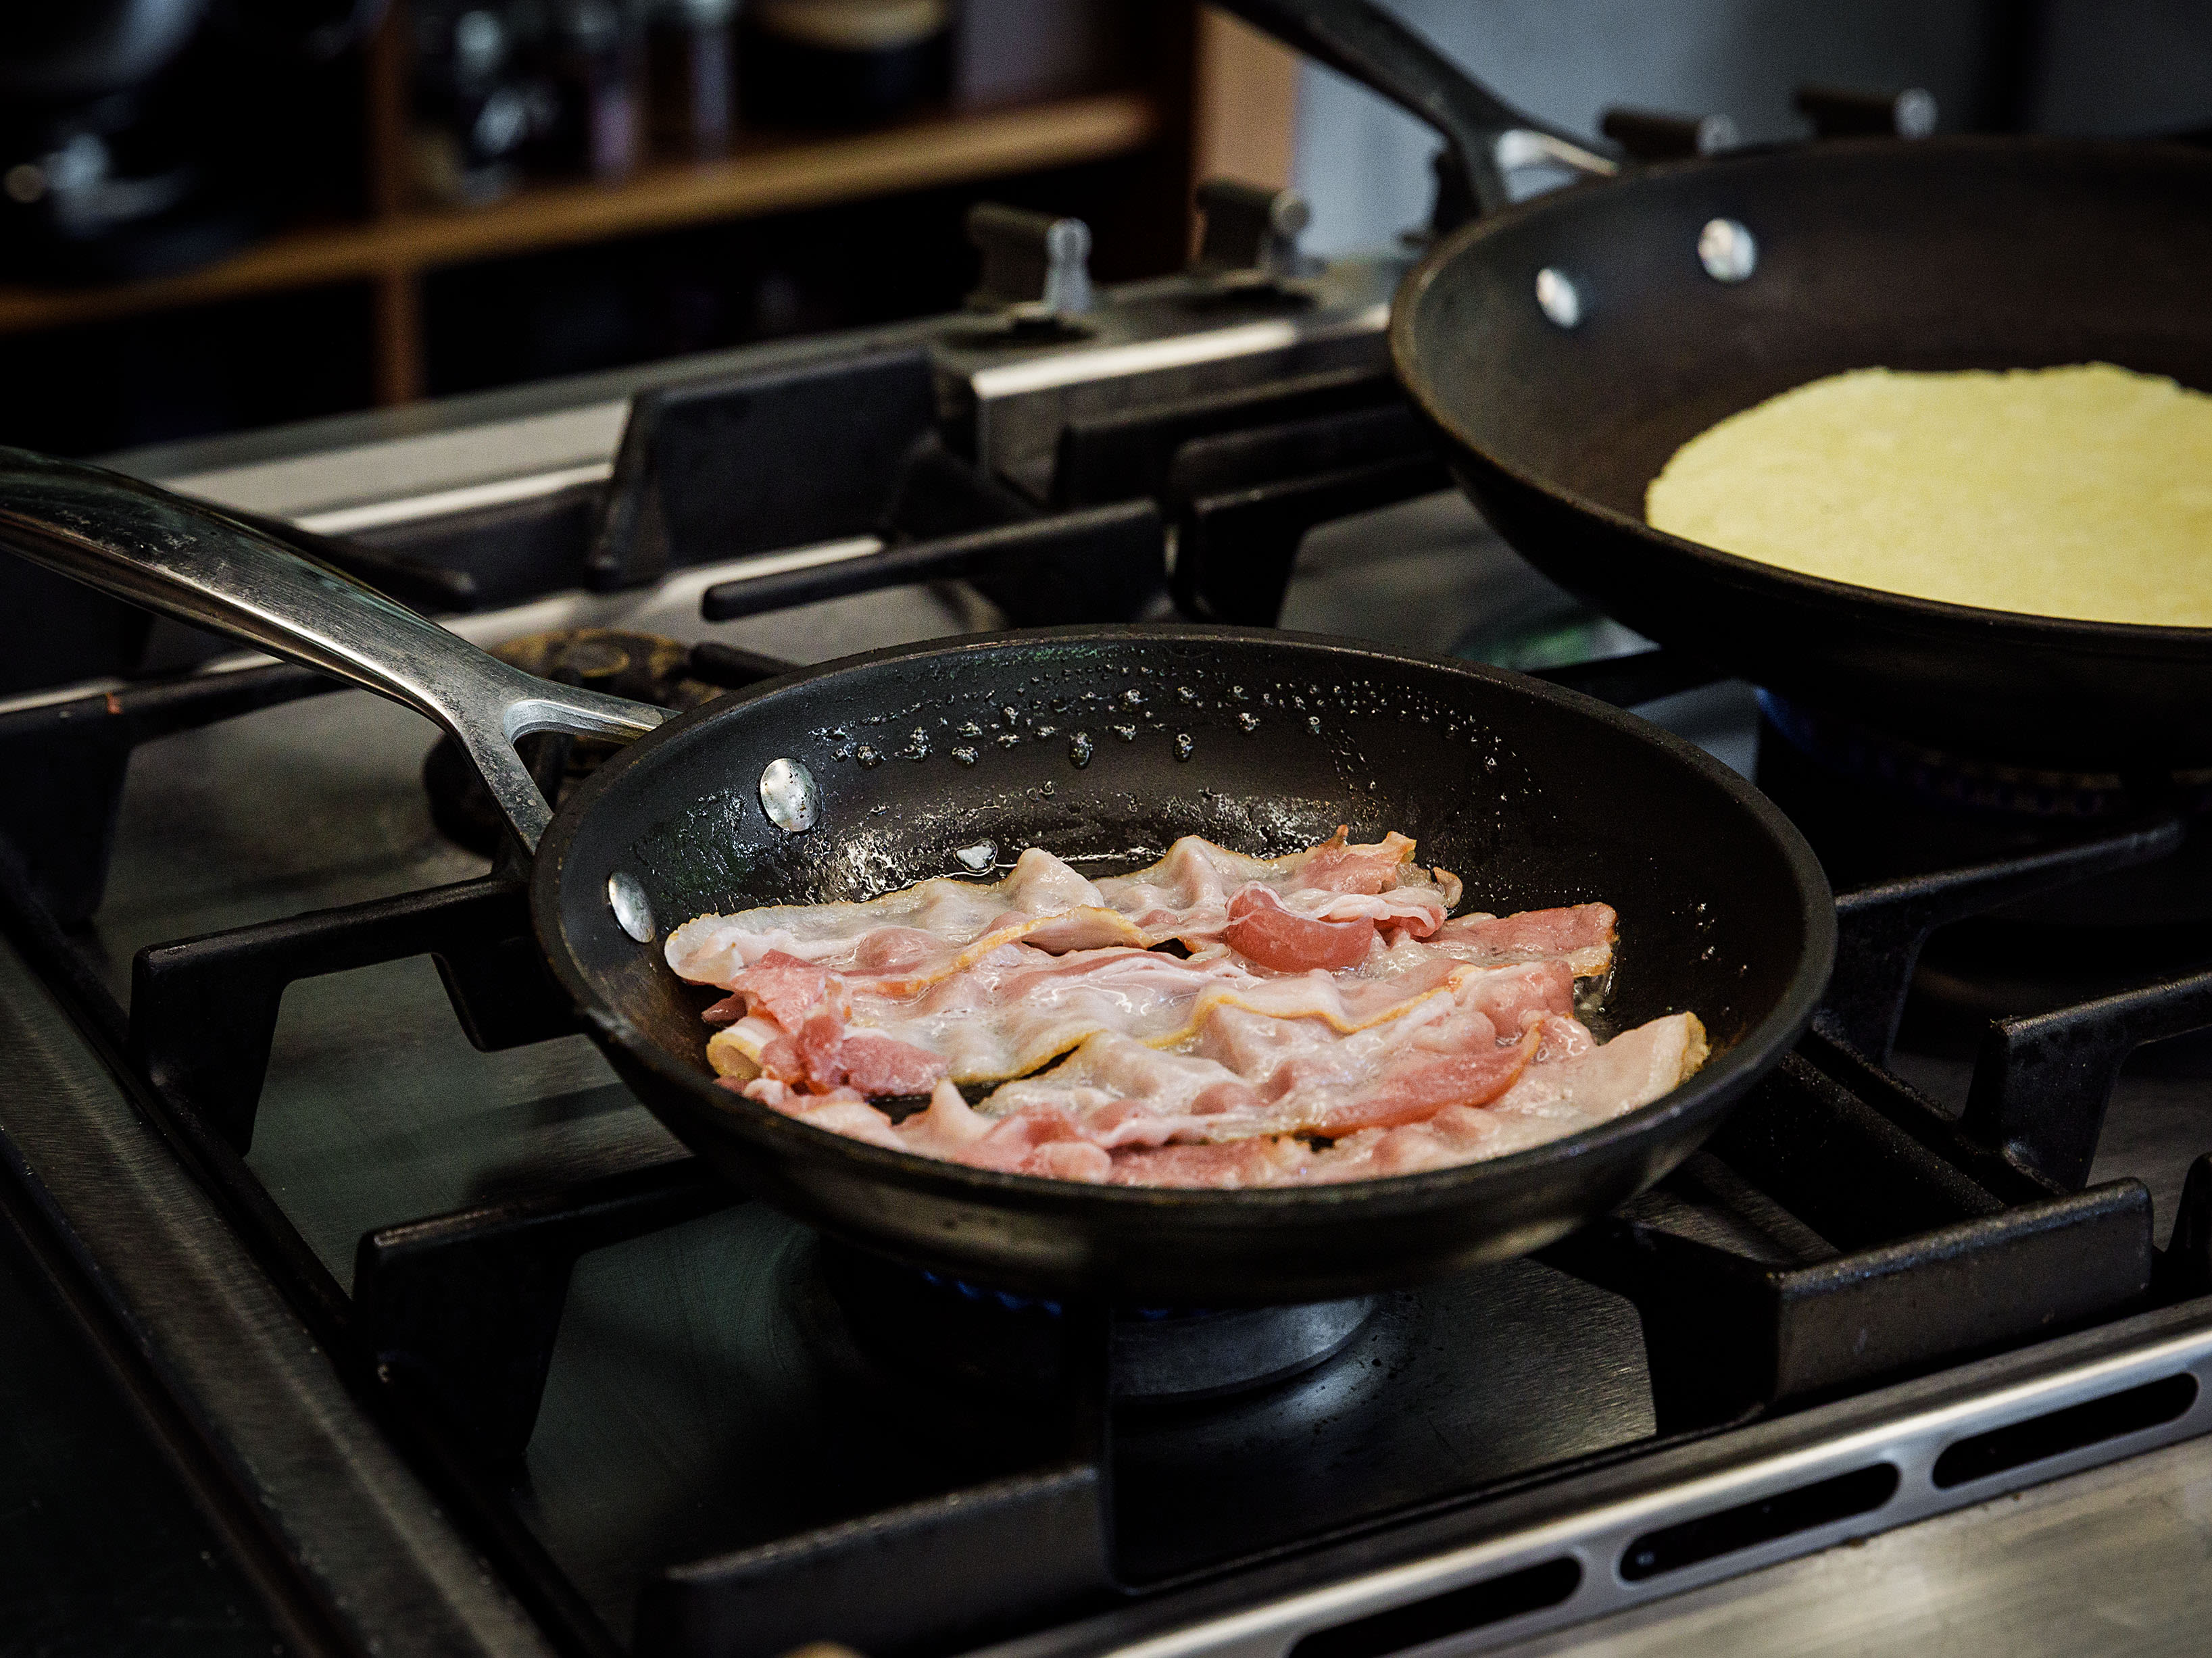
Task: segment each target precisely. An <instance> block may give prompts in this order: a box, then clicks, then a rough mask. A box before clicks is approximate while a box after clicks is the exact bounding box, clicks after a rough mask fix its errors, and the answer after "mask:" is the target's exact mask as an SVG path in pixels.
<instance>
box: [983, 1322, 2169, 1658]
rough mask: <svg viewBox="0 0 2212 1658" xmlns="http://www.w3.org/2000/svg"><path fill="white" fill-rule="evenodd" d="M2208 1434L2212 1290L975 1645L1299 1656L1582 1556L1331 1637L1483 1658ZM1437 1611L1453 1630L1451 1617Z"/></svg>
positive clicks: (1058, 1653) (1001, 1655)
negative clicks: (1985, 1459)
mask: <svg viewBox="0 0 2212 1658" xmlns="http://www.w3.org/2000/svg"><path fill="white" fill-rule="evenodd" d="M2180 1376H2188V1377H2190V1378H2191V1380H2192V1382H2193V1383H2194V1388H2195V1391H2194V1394H2193V1396H2191V1398H2190V1400H2189V1402H2188V1405H2187V1407H2186V1408H2185V1409H2184V1410H2182V1411H2181V1412H2179V1415H2176V1416H2174V1417H2172V1418H2171V1419H2169V1420H2166V1421H2163V1422H2156V1423H2152V1424H2149V1425H2146V1426H2143V1427H2141V1428H2139V1429H2136V1430H2133V1431H2124V1432H2120V1433H2117V1434H2114V1435H2112V1436H2110V1437H2105V1438H2100V1439H2098V1440H2096V1441H2095V1442H2093V1443H2089V1444H2085V1445H2081V1446H2080V1447H2078V1448H2073V1449H2066V1450H2061V1451H2058V1452H2057V1453H2055V1454H2053V1455H2047V1456H2040V1457H2034V1458H2031V1459H2029V1460H2027V1461H2023V1462H2022V1463H2021V1465H2020V1466H2017V1467H2010V1468H2007V1469H2002V1470H2001V1471H1998V1472H1995V1473H1990V1474H1989V1475H1988V1476H1987V1477H1985V1478H1980V1479H1963V1480H1960V1481H1958V1482H1957V1483H1954V1484H1948V1485H1938V1484H1937V1483H1936V1467H1937V1462H1938V1459H1939V1458H1941V1457H1942V1455H1943V1453H1944V1452H1945V1451H1946V1450H1947V1449H1948V1448H1951V1447H1953V1446H1955V1445H1957V1444H1959V1443H1960V1442H1962V1441H1966V1440H1971V1439H1974V1438H1976V1437H1977V1436H1982V1435H1985V1434H1990V1433H1992V1432H1995V1431H1996V1430H2003V1429H2008V1428H2013V1427H2016V1426H2019V1425H2021V1424H2031V1423H2036V1422H2039V1421H2041V1420H2042V1419H2044V1418H2048V1417H2050V1416H2051V1415H2052V1414H2054V1413H2056V1412H2065V1411H2069V1410H2073V1409H2075V1408H2076V1407H2080V1406H2093V1405H2094V1404H2095V1403H2096V1402H2098V1401H2100V1400H2111V1399H2112V1398H2114V1397H2115V1396H2116V1395H2121V1394H2127V1393H2129V1391H2130V1389H2135V1388H2146V1387H2149V1386H2153V1385H2154V1384H2157V1383H2160V1382H2170V1381H2171V1380H2172V1378H2176V1377H2180ZM2178 1396H2179V1390H2177V1397H2178ZM2207 1432H2212V1298H2206V1299H2203V1300H2198V1301H2193V1302H2190V1303H2184V1304H2182V1305H2180V1306H2177V1307H2173V1308H2170V1309H2163V1310H2161V1311H2158V1312H2154V1313H2147V1314H2142V1315H2136V1316H2135V1317H2132V1318H2130V1319H2126V1320H2123V1321H2118V1322H2117V1323H2114V1324H2112V1325H2107V1326H2105V1327H2100V1328H2099V1329H2095V1330H2092V1331H2087V1332H2083V1333H2080V1334H2077V1335H2075V1336H2070V1337H2066V1338H2062V1339H2057V1340H2054V1341H2051V1342H2048V1343H2045V1344H2042V1345H2039V1346H2037V1347H2034V1348H2030V1349H2027V1350H2025V1351H2021V1352H2017V1353H2013V1354H2008V1355H2004V1356H2002V1357H1997V1358H1994V1359H1989V1360H1984V1361H1982V1362H1980V1363H1975V1364H1972V1365H1967V1366H1965V1367H1962V1368H1960V1369H1959V1370H1952V1371H1948V1372H1945V1373H1942V1374H1941V1375H1938V1376H1930V1377H1926V1378H1923V1379H1921V1380H1918V1381H1915V1382H1905V1383H1900V1384H1898V1385H1896V1386H1894V1387H1892V1388H1887V1389H1884V1390H1882V1391H1881V1392H1879V1393H1875V1394H1868V1395H1864V1396H1862V1397H1859V1398H1856V1399H1851V1400H1844V1401H1840V1402H1838V1403H1836V1404H1833V1405H1830V1406H1823V1407H1820V1408H1817V1409H1814V1410H1812V1411H1808V1412H1803V1413H1802V1414H1800V1415H1798V1416H1795V1417H1789V1418H1779V1419H1778V1420H1776V1421H1773V1422H1771V1423H1766V1424H1759V1425H1757V1426H1753V1427H1750V1428H1746V1429H1741V1430H1735V1431H1733V1432H1723V1433H1720V1434H1718V1435H1716V1436H1711V1437H1707V1438H1704V1439H1701V1440H1699V1441H1697V1442H1692V1443H1688V1444H1685V1445H1682V1446H1680V1447H1677V1448H1674V1449H1673V1450H1671V1451H1667V1452H1662V1453H1660V1454H1658V1455H1654V1456H1650V1457H1647V1458H1645V1459H1643V1460H1641V1461H1631V1462H1626V1463H1621V1464H1617V1465H1614V1466H1613V1467H1607V1468H1603V1469H1600V1470H1597V1471H1595V1472H1593V1473H1589V1474H1587V1475H1584V1476H1581V1477H1578V1478H1574V1479H1568V1480H1566V1481H1564V1482H1561V1483H1559V1484H1558V1485H1552V1486H1547V1487H1538V1488H1536V1489H1534V1490H1531V1491H1525V1492H1522V1493H1520V1494H1518V1495H1516V1496H1514V1497H1506V1498H1504V1499H1501V1500H1499V1501H1497V1502H1494V1503H1490V1504H1487V1505H1486V1506H1484V1507H1483V1508H1482V1509H1480V1510H1477V1511H1475V1512H1474V1513H1472V1514H1469V1515H1463V1516H1450V1515H1447V1516H1444V1517H1443V1518H1441V1519H1438V1520H1436V1521H1429V1522H1425V1523H1420V1524H1417V1525H1415V1526H1413V1527H1407V1528H1402V1529H1401V1530H1399V1531H1397V1532H1395V1533H1387V1534H1382V1535H1377V1536H1374V1537H1370V1538H1368V1539H1364V1540H1361V1541H1359V1542H1356V1543H1352V1544H1349V1545H1345V1546H1340V1547H1339V1548H1338V1549H1335V1550H1332V1551H1328V1552H1324V1553H1322V1554H1321V1555H1319V1556H1306V1557H1304V1558H1293V1559H1291V1560H1288V1561H1285V1562H1282V1563H1279V1564H1275V1565H1273V1566H1270V1567H1267V1568H1262V1569H1260V1570H1257V1571H1255V1572H1253V1573H1250V1574H1247V1575H1245V1576H1243V1578H1242V1579H1241V1580H1231V1581H1229V1582H1221V1583H1218V1584H1213V1585H1209V1586H1206V1587H1204V1588H1196V1589H1192V1590H1188V1591H1184V1592H1182V1593H1181V1594H1170V1595H1169V1596H1166V1597H1163V1599H1162V1600H1158V1601H1154V1602H1151V1603H1141V1602H1140V1603H1138V1604H1136V1605H1133V1606H1130V1607H1128V1608H1127V1609H1125V1610H1121V1611H1116V1612H1109V1613H1107V1614H1104V1615H1103V1616H1101V1617H1098V1618H1096V1619H1091V1620H1088V1621H1086V1622H1084V1623H1080V1624H1077V1625H1070V1626H1067V1627H1066V1628H1062V1629H1059V1630H1055V1631H1046V1632H1043V1633H1040V1634H1037V1635H1035V1636H1030V1637H1022V1638H1020V1639H1018V1640H1014V1641H1010V1642H1006V1643H1000V1644H997V1645H994V1646H991V1647H988V1648H985V1649H980V1650H979V1651H978V1652H976V1653H974V1654H971V1655H969V1658H1090V1655H1103V1654H1109V1653H1110V1654H1112V1655H1114V1658H1287V1655H1289V1654H1291V1653H1292V1652H1293V1651H1294V1650H1296V1649H1298V1647H1299V1645H1300V1643H1302V1642H1304V1641H1305V1640H1306V1639H1307V1638H1308V1637H1315V1636H1325V1637H1326V1636H1333V1635H1334V1632H1336V1631H1344V1630H1346V1626H1348V1625H1356V1624H1359V1623H1361V1622H1362V1621H1363V1620H1365V1619H1378V1618H1379V1617H1382V1616H1384V1615H1387V1614H1389V1613H1391V1612H1395V1611H1398V1610H1400V1609H1403V1608H1409V1607H1418V1606H1421V1605H1422V1604H1423V1603H1425V1602H1429V1601H1431V1600H1435V1599H1436V1598H1437V1597H1441V1596H1446V1595H1451V1594H1455V1592H1459V1591H1466V1590H1470V1589H1479V1588H1480V1587H1481V1586H1485V1585H1492V1584H1498V1583H1500V1582H1503V1581H1504V1580H1507V1579H1510V1578H1512V1577H1514V1576H1515V1575H1516V1574H1518V1573H1522V1572H1528V1571H1530V1570H1531V1569H1534V1568H1541V1567H1544V1566H1546V1565H1547V1564H1552V1563H1556V1562H1571V1563H1572V1564H1573V1568H1574V1571H1573V1575H1572V1578H1571V1583H1572V1587H1571V1588H1568V1589H1566V1591H1565V1593H1564V1594H1560V1595H1559V1598H1557V1599H1556V1600H1553V1601H1552V1603H1551V1604H1548V1605H1537V1606H1532V1608H1531V1609H1529V1610H1527V1611H1524V1612H1518V1613H1516V1614H1514V1615H1510V1616H1505V1617H1502V1618H1498V1619H1496V1620H1495V1621H1487V1622H1479V1623H1476V1624H1475V1626H1474V1627H1469V1628H1465V1629H1460V1630H1456V1631H1449V1632H1447V1633H1440V1634H1435V1635H1423V1634H1419V1633H1412V1632H1411V1630H1410V1626H1409V1628H1408V1629H1405V1630H1401V1631H1395V1632H1393V1631H1387V1630H1376V1631H1373V1634H1372V1638H1371V1639H1363V1638H1361V1637H1358V1636H1354V1637H1352V1638H1351V1639H1350V1640H1337V1639H1328V1640H1326V1641H1325V1642H1324V1643H1319V1644H1322V1646H1323V1647H1324V1648H1325V1649H1327V1650H1328V1651H1331V1652H1340V1653H1342V1654H1358V1653H1370V1652H1371V1653H1373V1654H1376V1655H1383V1654H1389V1655H1391V1658H1397V1655H1398V1654H1400V1653H1405V1654H1408V1655H1410V1654H1415V1653H1418V1654H1420V1655H1422V1658H1445V1655H1457V1654H1461V1653H1474V1652H1480V1651H1486V1650H1489V1649H1493V1648H1497V1647H1500V1646H1504V1645H1506V1644H1509V1643H1515V1642H1518V1641H1522V1640H1524V1639H1527V1638H1528V1637H1533V1636H1537V1635H1541V1634H1543V1633H1545V1632H1547V1631H1554V1630H1559V1629H1563V1628H1565V1627H1568V1626H1571V1625H1578V1624H1583V1623H1585V1622H1587V1621H1589V1620H1590V1619H1597V1618H1601V1617H1604V1616H1606V1615H1607V1614H1609V1613H1613V1612H1621V1611H1625V1610H1626V1609H1628V1608H1630V1607H1632V1606H1640V1605H1643V1604H1645V1603H1647V1602H1651V1601H1656V1600H1663V1599H1666V1598H1668V1597H1669V1596H1672V1595H1675V1594H1681V1593H1683V1592H1684V1591H1686V1590H1689V1589H1693V1588H1701V1587H1703V1586H1705V1585H1707V1584H1711V1583H1716V1582H1722V1581H1723V1580H1726V1579H1728V1578H1731V1577H1735V1576H1741V1575H1742V1574H1744V1573H1747V1572H1750V1571H1754V1570H1758V1569H1759V1568H1761V1567H1764V1566H1770V1565H1774V1564H1778V1563H1780V1562H1782V1561H1785V1560H1790V1559H1794V1558H1798V1557H1800V1556H1803V1555H1808V1554H1812V1553H1814V1552H1818V1551H1820V1550H1822V1549H1826V1548H1832V1547H1834V1546H1837V1545H1839V1544H1842V1543H1845V1542H1849V1541H1850V1540H1854V1539H1857V1538H1862V1537H1868V1536H1872V1535H1874V1534H1875V1533H1881V1532H1886V1531H1889V1530H1892V1529H1894V1528H1896V1527H1902V1526H1907V1525H1910V1524H1911V1523H1912V1522H1914V1521H1920V1520H1926V1519H1929V1518H1932V1517H1934V1516H1935V1515H1940V1514H1944V1513H1948V1512H1950V1511H1952V1510H1954V1509H1964V1508H1967V1507H1971V1506H1972V1505H1973V1504H1976V1503H1983V1502H1985V1501H1987V1500H1988V1499H1990V1498H1991V1497H2002V1496H2004V1495H2005V1494H2007V1493H2008V1492H2011V1491H2018V1490H2020V1489H2021V1488H2023V1487H2026V1486H2030V1485H2039V1484H2042V1483H2044V1482H2046V1481H2049V1480H2053V1479H2059V1478H2062V1477H2063V1476H2065V1475H2069V1474H2074V1473H2081V1472H2083V1471H2085V1470H2087V1469H2090V1468H2093V1467H2100V1466H2101V1465H2104V1464H2106V1463H2111V1462H2116V1461H2121V1460H2122V1459H2124V1458H2127V1457H2130V1456H2134V1455H2138V1454H2140V1453H2142V1452H2145V1451H2149V1450H2153V1449H2155V1448H2158V1447H2160V1446H2162V1445H2168V1444H2172V1443H2176V1442H2180V1441H2183V1440H2186V1439H2191V1438H2193V1437H2196V1436H2199V1435H2203V1434H2205V1433H2207ZM1883 1468H1887V1469H1891V1470H1893V1471H1894V1473H1895V1476H1896V1485H1895V1488H1894V1490H1893V1491H1892V1492H1891V1494H1890V1495H1889V1496H1888V1497H1887V1498H1886V1499H1884V1500H1881V1501H1880V1502H1878V1503H1873V1504H1872V1505H1871V1506H1868V1507H1866V1508H1865V1509H1864V1510H1863V1512H1858V1513H1851V1514H1847V1515H1842V1516H1841V1517H1838V1518H1835V1519H1832V1520H1828V1521H1825V1522H1821V1523H1814V1524H1810V1525H1807V1526H1805V1527H1802V1528H1801V1529H1795V1530H1790V1531H1788V1532H1787V1533H1786V1534H1784V1535H1780V1536H1775V1537H1771V1539H1768V1540H1764V1541H1758V1542H1754V1543H1752V1544H1750V1545H1749V1546H1742V1547H1738V1548H1731V1549H1724V1550H1722V1551H1720V1552H1717V1553H1715V1554H1714V1555H1713V1556H1712V1558H1706V1559H1703V1560H1699V1561H1694V1562H1691V1563H1688V1564H1684V1565H1682V1566H1680V1568H1679V1569H1675V1570H1659V1571H1656V1572H1654V1573H1653V1574H1652V1575H1650V1576H1644V1577H1641V1578H1631V1577H1629V1576H1625V1575H1624V1574H1623V1570H1622V1567H1623V1564H1624V1562H1625V1561H1626V1559H1627V1558H1628V1557H1629V1555H1630V1553H1631V1552H1632V1548H1633V1547H1634V1546H1636V1545H1638V1543H1640V1542H1644V1541H1645V1540H1649V1539H1650V1538H1651V1537H1652V1535H1653V1533H1660V1532H1664V1531H1666V1530H1668V1528H1670V1527H1681V1526H1684V1525H1686V1524H1688V1523H1690V1522H1694V1521H1701V1520H1711V1519H1712V1518H1714V1517H1716V1516H1720V1515H1729V1514H1731V1513H1733V1512H1734V1511H1736V1510H1740V1509H1744V1508H1746V1507H1747V1506H1749V1505H1755V1504H1760V1503H1770V1502H1773V1501H1775V1500H1776V1499H1780V1498H1786V1497H1790V1495H1792V1494H1794V1493H1800V1492H1803V1491H1807V1490H1808V1488H1810V1487H1814V1486H1819V1485H1822V1483H1823V1482H1826V1481H1832V1480H1838V1479H1844V1478H1847V1477H1849V1476H1851V1475H1853V1474H1860V1473H1866V1472H1869V1471H1879V1470H1881V1469H1883ZM1477 1531H1479V1533H1480V1534H1479V1535H1466V1533H1469V1532H1477ZM1455 1532H1456V1533H1461V1536H1460V1538H1459V1539H1458V1540H1454V1533H1455ZM1331 1579H1333V1581H1323V1580H1331ZM1558 1580H1559V1582H1560V1583H1561V1584H1562V1585H1563V1586H1564V1585H1565V1583H1566V1582H1568V1581H1569V1576H1568V1574H1567V1573H1565V1572H1561V1573H1559V1575H1558ZM1438 1621H1439V1624H1440V1625H1444V1626H1445V1627H1447V1628H1448V1627H1449V1619H1439V1620H1438ZM1469 1621H1473V1620H1472V1619H1470V1620H1469ZM1308 1650H1312V1649H1308Z"/></svg>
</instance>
